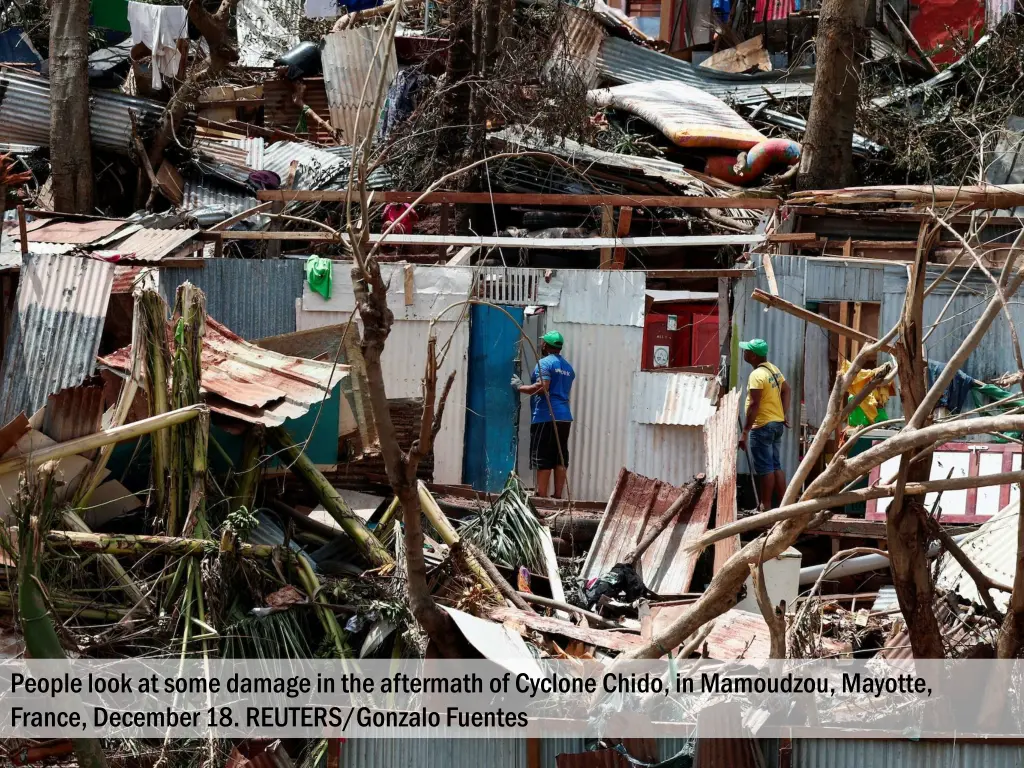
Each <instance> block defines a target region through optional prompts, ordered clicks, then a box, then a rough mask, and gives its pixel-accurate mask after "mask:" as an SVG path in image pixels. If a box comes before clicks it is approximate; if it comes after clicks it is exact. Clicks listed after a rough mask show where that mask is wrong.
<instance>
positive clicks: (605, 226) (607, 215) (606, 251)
mask: <svg viewBox="0 0 1024 768" xmlns="http://www.w3.org/2000/svg"><path fill="white" fill-rule="evenodd" d="M614 234H615V209H614V208H613V207H612V206H610V205H602V206H601V237H612V236H613V235H614ZM598 265H599V268H600V269H611V268H612V249H611V248H602V249H601V260H600V261H599V262H598Z"/></svg>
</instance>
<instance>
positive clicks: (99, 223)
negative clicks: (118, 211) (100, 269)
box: [19, 219, 124, 245]
mask: <svg viewBox="0 0 1024 768" xmlns="http://www.w3.org/2000/svg"><path fill="white" fill-rule="evenodd" d="M40 223H41V226H39V227H36V228H33V229H30V230H29V231H28V232H27V233H26V238H27V240H28V241H29V242H30V243H67V244H69V245H87V244H89V243H92V242H94V241H96V240H99V239H101V238H104V237H106V236H107V235H111V234H113V233H114V232H116V231H117V230H119V229H121V227H123V226H124V222H123V221H121V220H113V219H97V220H93V221H75V220H62V219H49V220H46V219H44V220H42V221H41V222H40ZM19 240H20V237H19Z"/></svg>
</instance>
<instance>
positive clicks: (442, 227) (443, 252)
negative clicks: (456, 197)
mask: <svg viewBox="0 0 1024 768" xmlns="http://www.w3.org/2000/svg"><path fill="white" fill-rule="evenodd" d="M450 208H451V204H449V203H441V218H440V220H439V221H438V224H437V233H438V234H439V235H447V234H448V231H449V222H448V213H449V209H450ZM437 255H438V256H441V257H442V258H443V257H445V256H447V255H448V247H447V246H445V245H439V246H437Z"/></svg>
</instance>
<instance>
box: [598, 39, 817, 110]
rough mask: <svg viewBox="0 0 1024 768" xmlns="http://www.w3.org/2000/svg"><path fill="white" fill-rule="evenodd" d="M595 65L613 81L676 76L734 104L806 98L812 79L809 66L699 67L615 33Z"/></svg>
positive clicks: (628, 81) (636, 80) (626, 81)
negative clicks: (757, 69)
mask: <svg viewBox="0 0 1024 768" xmlns="http://www.w3.org/2000/svg"><path fill="white" fill-rule="evenodd" d="M597 66H598V69H599V70H600V72H601V74H602V75H603V76H604V77H605V78H607V79H608V80H610V81H612V82H614V83H644V82H649V81H651V80H678V81H680V82H683V83H686V84H687V85H691V86H693V87H695V88H700V89H701V90H703V91H706V92H708V93H711V94H714V95H715V96H717V97H718V98H720V99H724V100H725V101H728V102H730V103H735V104H759V103H762V102H766V101H769V100H770V99H771V98H773V97H774V98H776V99H794V98H806V97H809V96H810V95H811V90H812V88H813V81H814V71H813V70H810V69H799V70H795V71H793V72H782V73H763V74H759V75H742V74H739V75H737V74H731V73H728V72H718V71H717V70H712V69H708V68H707V67H703V68H699V67H695V66H693V65H692V64H690V63H689V62H686V61H682V60H680V59H676V58H673V57H672V56H666V55H665V54H663V53H658V52H657V51H652V50H650V49H648V48H643V47H641V46H639V45H635V44H634V43H631V42H629V41H628V40H623V39H621V38H617V37H607V38H605V40H604V42H603V43H602V44H601V50H600V52H599V53H598V56H597ZM702 70H707V71H702ZM768 94H771V96H769V95H768Z"/></svg>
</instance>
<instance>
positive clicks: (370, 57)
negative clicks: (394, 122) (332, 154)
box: [321, 26, 398, 144]
mask: <svg viewBox="0 0 1024 768" xmlns="http://www.w3.org/2000/svg"><path fill="white" fill-rule="evenodd" d="M382 34H383V29H382V28H380V27H370V26H365V27H355V28H353V29H346V30H343V31H341V32H332V33H331V34H329V35H327V37H325V38H324V47H323V50H322V52H321V59H322V61H323V68H324V85H325V86H326V87H327V100H328V101H329V102H330V104H331V125H333V126H334V127H335V129H337V130H339V131H340V132H341V135H342V137H343V138H344V140H345V141H346V142H347V143H348V144H354V143H356V142H357V141H359V140H361V139H363V138H367V137H371V135H372V133H373V131H374V129H375V128H376V126H377V118H378V116H377V115H375V114H371V112H372V109H373V103H374V101H375V99H376V95H377V88H376V85H377V82H378V80H379V79H380V78H381V77H383V78H384V79H385V81H386V82H385V88H386V87H387V85H388V84H389V83H390V82H391V80H392V79H393V78H394V76H395V73H396V72H397V71H398V59H397V58H396V56H395V46H394V42H393V41H392V43H391V44H390V45H389V46H387V47H385V46H383V45H382V46H380V50H379V51H378V50H377V48H378V46H377V42H378V40H379V39H380V37H381V35H382ZM364 86H365V87H364Z"/></svg>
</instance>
